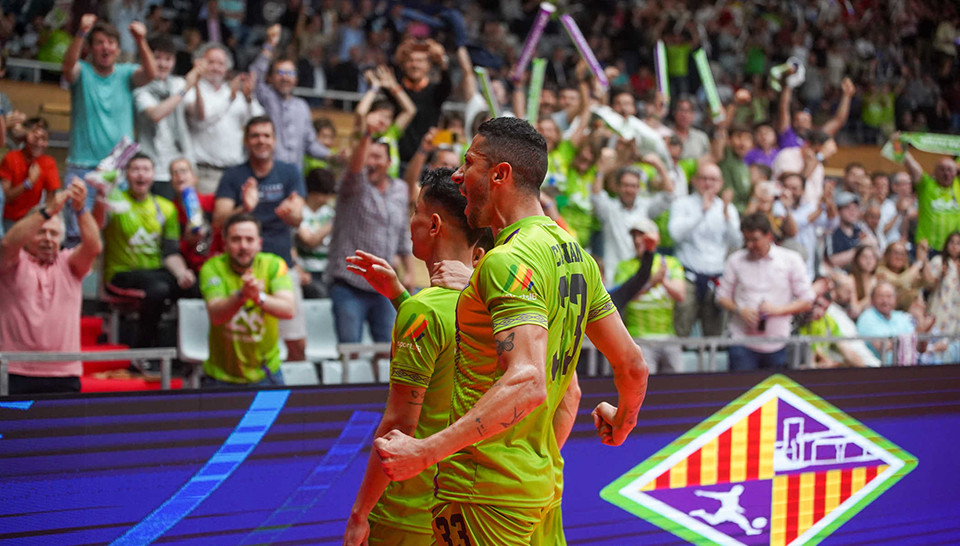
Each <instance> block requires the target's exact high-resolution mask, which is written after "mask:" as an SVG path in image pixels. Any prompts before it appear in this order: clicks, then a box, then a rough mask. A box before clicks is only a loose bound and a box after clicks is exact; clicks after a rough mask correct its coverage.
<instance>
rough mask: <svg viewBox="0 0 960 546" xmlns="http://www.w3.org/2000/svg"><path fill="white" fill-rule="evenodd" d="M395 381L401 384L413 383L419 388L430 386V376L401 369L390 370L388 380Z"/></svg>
mask: <svg viewBox="0 0 960 546" xmlns="http://www.w3.org/2000/svg"><path fill="white" fill-rule="evenodd" d="M394 379H396V380H397V381H400V382H402V383H413V384H415V385H418V386H421V387H429V386H430V376H427V375H423V374H420V373H416V372H412V371H410V370H405V369H403V368H393V369H391V370H390V380H391V381H392V380H394Z"/></svg>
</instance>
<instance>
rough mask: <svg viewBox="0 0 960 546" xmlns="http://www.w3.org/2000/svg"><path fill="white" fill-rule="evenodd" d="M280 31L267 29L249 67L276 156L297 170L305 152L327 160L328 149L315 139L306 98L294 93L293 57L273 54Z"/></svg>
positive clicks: (294, 67) (278, 27)
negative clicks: (274, 133)
mask: <svg viewBox="0 0 960 546" xmlns="http://www.w3.org/2000/svg"><path fill="white" fill-rule="evenodd" d="M280 33H281V28H280V25H279V24H275V25H272V26H271V27H270V28H268V29H267V39H266V41H265V42H264V43H263V50H262V51H261V52H260V55H258V56H257V58H256V60H254V61H253V64H252V65H251V66H250V72H251V74H252V76H253V77H254V78H255V79H256V81H257V87H256V97H257V100H258V101H259V102H260V104H261V105H262V106H263V108H264V110H265V111H266V113H267V115H268V116H270V119H272V120H273V125H274V127H275V128H276V131H277V136H276V140H277V146H276V151H275V152H274V155H275V157H276V159H277V160H278V161H283V162H286V163H290V164H293V165H295V166H296V167H297V170H298V171H300V169H301V168H302V166H303V156H304V155H309V156H310V157H314V158H317V159H326V158H328V157H330V149H329V148H327V147H326V146H324V145H323V144H321V143H320V142H319V141H318V140H317V133H316V131H315V130H314V128H313V118H312V114H311V112H310V106H309V105H308V104H307V101H305V100H303V99H301V98H300V97H295V96H293V88H294V87H296V85H297V65H296V60H295V59H290V58H287V57H276V49H277V47H278V46H279V45H280ZM300 172H302V171H300Z"/></svg>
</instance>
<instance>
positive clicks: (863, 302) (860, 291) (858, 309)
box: [850, 245, 880, 318]
mask: <svg viewBox="0 0 960 546" xmlns="http://www.w3.org/2000/svg"><path fill="white" fill-rule="evenodd" d="M879 261H880V260H879V258H878V257H877V250H876V248H874V247H873V246H872V245H861V246H860V247H858V248H857V251H856V252H855V253H854V254H853V261H852V262H850V276H851V277H853V286H854V293H853V299H852V301H851V302H850V304H851V305H850V316H851V318H856V317H859V316H860V313H862V312H863V311H864V310H865V309H866V308H868V307H870V305H871V303H870V294H871V293H872V292H873V287H874V286H876V285H877V264H878V263H879Z"/></svg>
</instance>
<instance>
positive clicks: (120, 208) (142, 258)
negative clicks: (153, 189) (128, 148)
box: [103, 189, 180, 282]
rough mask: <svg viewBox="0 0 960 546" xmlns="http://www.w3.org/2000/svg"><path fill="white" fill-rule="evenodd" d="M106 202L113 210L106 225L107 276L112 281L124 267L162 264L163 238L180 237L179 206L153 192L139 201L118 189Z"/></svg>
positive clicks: (126, 268) (135, 267)
mask: <svg viewBox="0 0 960 546" xmlns="http://www.w3.org/2000/svg"><path fill="white" fill-rule="evenodd" d="M107 203H108V210H109V211H110V212H109V219H108V221H107V225H106V227H104V229H103V240H104V252H103V277H104V280H105V281H106V282H110V279H112V278H113V276H114V275H115V274H116V273H120V272H121V271H140V270H147V269H160V268H161V267H163V255H162V252H161V250H162V245H163V240H164V239H169V240H171V241H177V242H179V241H180V223H179V222H178V221H177V207H176V206H174V204H173V203H171V202H170V201H168V200H166V199H164V198H163V197H159V196H156V195H152V194H151V195H148V196H147V198H146V199H144V200H143V201H137V200H136V199H134V198H133V197H131V196H130V194H129V193H128V192H126V191H122V190H119V189H117V190H114V191H112V192H111V193H110V195H109V196H108V197H107ZM178 244H179V243H178Z"/></svg>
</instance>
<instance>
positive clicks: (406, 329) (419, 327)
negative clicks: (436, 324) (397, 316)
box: [398, 313, 429, 346]
mask: <svg viewBox="0 0 960 546" xmlns="http://www.w3.org/2000/svg"><path fill="white" fill-rule="evenodd" d="M428 325H429V321H427V317H425V316H424V315H423V314H422V313H421V314H419V315H417V316H415V317H410V318H409V319H408V320H407V323H406V324H404V325H403V328H402V329H401V331H402V332H403V333H402V334H400V338H401V339H407V338H409V339H410V340H411V341H412V343H413V344H414V345H415V344H416V343H417V342H418V341H420V340H421V339H423V336H425V335H426V334H427V326H428ZM398 345H399V344H398ZM400 346H402V345H400Z"/></svg>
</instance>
